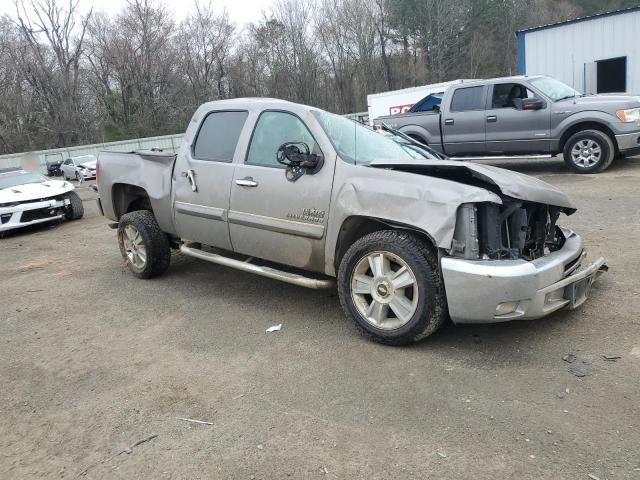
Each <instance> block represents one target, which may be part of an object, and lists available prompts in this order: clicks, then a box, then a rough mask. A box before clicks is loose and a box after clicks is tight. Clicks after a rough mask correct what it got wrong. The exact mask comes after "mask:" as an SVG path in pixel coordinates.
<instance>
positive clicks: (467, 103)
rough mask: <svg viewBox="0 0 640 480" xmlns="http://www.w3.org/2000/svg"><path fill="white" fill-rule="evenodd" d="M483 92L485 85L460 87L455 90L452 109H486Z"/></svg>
mask: <svg viewBox="0 0 640 480" xmlns="http://www.w3.org/2000/svg"><path fill="white" fill-rule="evenodd" d="M483 93H484V87H483V86H479V87H468V88H458V89H457V90H456V91H455V92H453V99H452V100H451V111H452V112H467V111H471V110H484V99H483Z"/></svg>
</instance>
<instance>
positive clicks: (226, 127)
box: [193, 112, 248, 162]
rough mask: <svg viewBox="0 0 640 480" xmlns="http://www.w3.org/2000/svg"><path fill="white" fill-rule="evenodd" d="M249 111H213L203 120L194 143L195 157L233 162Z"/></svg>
mask: <svg viewBox="0 0 640 480" xmlns="http://www.w3.org/2000/svg"><path fill="white" fill-rule="evenodd" d="M247 115H248V112H211V113H210V114H209V115H207V117H206V118H205V119H204V121H203V122H202V125H201V126H200V131H199V132H198V136H197V137H196V141H195V143H194V145H193V158H196V159H198V160H210V161H212V162H231V161H232V160H233V154H234V153H235V151H236V145H237V144H238V138H240V132H242V127H243V126H244V122H245V121H246V120H247Z"/></svg>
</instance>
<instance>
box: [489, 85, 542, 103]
mask: <svg viewBox="0 0 640 480" xmlns="http://www.w3.org/2000/svg"><path fill="white" fill-rule="evenodd" d="M535 97H536V95H535V94H534V93H533V92H532V91H531V90H529V89H528V88H527V87H525V86H524V85H521V84H519V83H497V84H496V85H494V86H493V95H492V96H491V108H515V105H514V104H513V101H514V100H515V99H516V98H519V99H525V98H535Z"/></svg>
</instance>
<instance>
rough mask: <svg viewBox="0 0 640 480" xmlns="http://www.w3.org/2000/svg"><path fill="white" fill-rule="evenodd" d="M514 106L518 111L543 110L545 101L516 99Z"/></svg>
mask: <svg viewBox="0 0 640 480" xmlns="http://www.w3.org/2000/svg"><path fill="white" fill-rule="evenodd" d="M513 106H514V107H515V109H516V110H542V109H543V108H544V101H543V100H541V99H539V98H524V99H522V98H514V99H513Z"/></svg>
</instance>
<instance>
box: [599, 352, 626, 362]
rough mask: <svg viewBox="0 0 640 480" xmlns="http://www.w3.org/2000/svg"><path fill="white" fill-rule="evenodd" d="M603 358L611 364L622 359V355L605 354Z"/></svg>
mask: <svg viewBox="0 0 640 480" xmlns="http://www.w3.org/2000/svg"><path fill="white" fill-rule="evenodd" d="M602 358H604V359H605V360H608V361H610V362H615V361H616V360H618V359H620V358H622V357H621V356H620V355H616V354H615V353H605V354H604V355H602Z"/></svg>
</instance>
